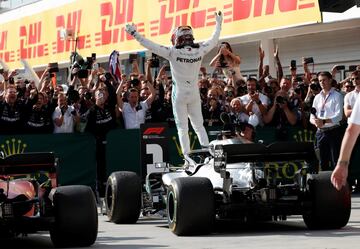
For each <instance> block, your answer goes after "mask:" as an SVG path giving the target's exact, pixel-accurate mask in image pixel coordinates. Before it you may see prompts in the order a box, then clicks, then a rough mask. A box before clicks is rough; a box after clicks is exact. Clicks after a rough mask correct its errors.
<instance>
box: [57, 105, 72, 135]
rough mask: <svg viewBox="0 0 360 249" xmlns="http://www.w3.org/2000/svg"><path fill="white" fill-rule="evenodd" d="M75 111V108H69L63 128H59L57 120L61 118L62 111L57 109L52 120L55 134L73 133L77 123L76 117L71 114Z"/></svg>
mask: <svg viewBox="0 0 360 249" xmlns="http://www.w3.org/2000/svg"><path fill="white" fill-rule="evenodd" d="M73 111H75V108H74V107H73V106H68V108H67V110H66V112H65V113H64V121H63V123H62V125H61V126H57V125H56V124H55V119H56V118H60V116H61V109H60V107H58V106H57V107H56V108H55V110H54V112H53V115H52V119H53V122H54V133H73V132H74V127H75V122H74V116H73V115H72V114H71V112H73Z"/></svg>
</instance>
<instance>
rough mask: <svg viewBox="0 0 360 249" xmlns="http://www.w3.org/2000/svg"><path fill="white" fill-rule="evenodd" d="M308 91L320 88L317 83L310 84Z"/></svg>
mask: <svg viewBox="0 0 360 249" xmlns="http://www.w3.org/2000/svg"><path fill="white" fill-rule="evenodd" d="M310 89H311V90H313V91H318V90H320V86H319V84H318V83H311V84H310Z"/></svg>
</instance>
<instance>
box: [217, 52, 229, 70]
mask: <svg viewBox="0 0 360 249" xmlns="http://www.w3.org/2000/svg"><path fill="white" fill-rule="evenodd" d="M219 63H220V67H221V68H226V67H228V64H227V62H226V61H225V57H224V55H220V58H219Z"/></svg>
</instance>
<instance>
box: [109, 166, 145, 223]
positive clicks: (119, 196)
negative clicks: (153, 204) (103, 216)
mask: <svg viewBox="0 0 360 249" xmlns="http://www.w3.org/2000/svg"><path fill="white" fill-rule="evenodd" d="M105 206H106V213H107V216H108V218H109V220H110V221H111V222H114V223H116V224H132V223H136V221H137V220H138V219H139V215H140V210H141V180H140V177H139V176H137V175H136V173H134V172H130V171H118V172H114V173H112V174H111V175H110V176H109V178H108V180H107V183H106V190H105Z"/></svg>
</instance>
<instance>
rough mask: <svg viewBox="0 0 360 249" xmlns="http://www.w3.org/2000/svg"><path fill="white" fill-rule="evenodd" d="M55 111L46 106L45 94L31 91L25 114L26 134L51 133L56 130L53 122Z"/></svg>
mask: <svg viewBox="0 0 360 249" xmlns="http://www.w3.org/2000/svg"><path fill="white" fill-rule="evenodd" d="M53 111H54V108H51V106H49V105H46V104H45V96H44V93H41V92H37V90H35V89H33V90H31V93H30V97H29V99H28V100H27V102H26V111H25V114H24V116H25V131H26V133H30V134H35V133H51V132H52V131H53V129H54V127H53V124H52V120H51V115H52V113H53Z"/></svg>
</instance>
